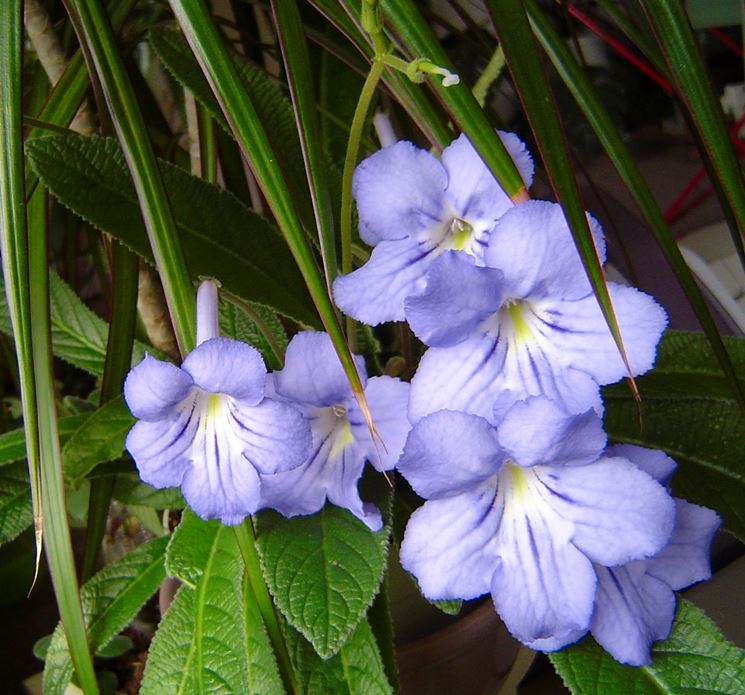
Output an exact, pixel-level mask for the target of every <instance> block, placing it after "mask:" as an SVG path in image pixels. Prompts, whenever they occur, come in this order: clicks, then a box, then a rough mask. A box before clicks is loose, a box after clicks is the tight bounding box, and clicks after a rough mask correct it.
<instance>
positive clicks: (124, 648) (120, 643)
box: [96, 635, 134, 659]
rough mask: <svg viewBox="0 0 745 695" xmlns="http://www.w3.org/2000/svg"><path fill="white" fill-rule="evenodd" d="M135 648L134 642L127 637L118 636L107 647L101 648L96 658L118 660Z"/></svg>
mask: <svg viewBox="0 0 745 695" xmlns="http://www.w3.org/2000/svg"><path fill="white" fill-rule="evenodd" d="M132 647H134V642H132V640H131V639H130V638H129V637H127V636H126V635H117V636H116V637H114V639H112V640H111V642H109V643H108V644H107V645H106V646H105V647H101V649H99V650H98V651H97V652H96V656H99V657H101V658H102V659H116V658H117V657H119V656H121V655H122V654H126V653H127V652H128V651H129V650H130V649H132Z"/></svg>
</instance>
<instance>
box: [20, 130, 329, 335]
mask: <svg viewBox="0 0 745 695" xmlns="http://www.w3.org/2000/svg"><path fill="white" fill-rule="evenodd" d="M26 154H27V156H28V158H29V161H30V162H31V164H32V166H33V167H34V169H35V170H36V171H37V173H38V174H39V178H40V179H41V180H42V182H43V183H44V185H45V186H47V187H48V188H49V190H50V191H51V192H52V193H53V194H54V195H55V196H56V197H57V198H58V199H59V200H60V201H61V202H62V203H64V204H65V205H67V206H68V207H69V208H70V209H72V210H73V211H74V212H75V213H76V214H78V215H80V216H81V217H83V218H84V219H86V220H88V221H89V222H90V223H91V224H93V225H94V226H95V227H97V228H98V229H100V230H101V231H104V232H107V233H108V234H111V235H112V236H114V237H116V238H117V239H119V241H121V242H122V243H123V244H125V245H127V246H129V247H130V248H132V249H133V250H134V251H136V252H137V253H138V254H140V255H141V256H144V257H145V258H147V259H148V260H150V261H151V262H152V260H153V255H152V252H151V250H150V244H149V241H148V238H147V234H146V232H145V228H144V226H143V224H142V219H141V217H140V210H139V207H138V204H137V198H136V195H135V192H134V188H133V186H132V182H131V179H130V177H129V174H128V172H127V168H126V164H125V162H124V158H123V155H122V153H121V150H120V149H119V146H118V145H117V143H116V141H115V140H112V139H110V138H99V137H83V136H77V135H68V136H53V137H48V138H38V139H36V140H33V141H29V142H27V143H26ZM160 167H161V172H162V176H163V181H164V184H165V187H166V191H167V192H168V197H169V199H170V201H171V205H172V207H173V211H174V215H175V218H176V227H177V230H178V234H179V236H180V238H181V243H182V246H183V249H184V255H185V256H186V262H187V265H188V267H189V271H190V275H191V277H192V278H193V279H194V280H197V279H198V278H199V277H200V276H205V277H214V278H217V279H218V280H220V282H221V283H222V284H223V286H224V287H225V288H226V289H227V290H229V291H230V292H232V293H234V294H236V295H238V296H240V297H243V298H245V299H247V300H249V301H255V302H259V303H261V304H266V305H268V306H272V307H274V308H275V309H277V310H278V311H280V312H282V313H283V314H285V315H286V316H289V317H291V318H294V319H296V320H298V321H300V322H301V323H304V324H306V325H310V326H315V325H318V318H317V315H316V314H315V312H314V311H313V309H312V307H311V306H310V303H309V301H308V298H307V295H306V293H305V289H304V287H303V282H302V278H301V277H300V275H299V274H298V272H297V267H296V265H295V263H294V261H293V259H292V256H291V255H290V254H289V252H288V250H287V247H286V246H285V244H284V243H283V242H282V240H281V238H280V237H279V236H278V235H277V234H276V232H275V231H274V228H273V227H272V225H271V223H270V222H268V221H267V220H266V219H264V218H263V217H261V216H260V215H257V214H256V213H254V212H252V211H251V210H250V209H249V208H247V207H246V206H245V205H244V204H243V203H241V201H239V200H238V199H237V198H236V197H235V196H233V195H232V194H231V193H229V192H227V191H224V190H221V189H220V188H218V187H217V186H214V185H213V184H210V183H207V182H206V181H203V180H202V179H199V178H197V177H195V176H191V175H190V174H188V173H187V172H185V171H184V170H183V169H180V168H178V167H176V166H174V165H173V164H169V163H168V162H164V161H160ZM215 230H219V234H217V233H215Z"/></svg>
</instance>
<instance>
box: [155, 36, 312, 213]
mask: <svg viewBox="0 0 745 695" xmlns="http://www.w3.org/2000/svg"><path fill="white" fill-rule="evenodd" d="M148 42H149V43H150V45H151V46H152V47H153V50H155V52H156V53H157V54H158V57H159V58H160V59H161V61H162V62H163V65H165V66H166V68H167V69H168V71H169V72H170V73H171V74H172V75H173V76H174V77H175V78H176V80H177V81H178V82H179V83H180V84H182V85H183V86H184V87H186V88H187V89H188V90H189V91H190V92H191V93H192V94H193V95H194V97H195V98H196V99H198V100H199V102H200V103H201V104H202V105H203V106H204V107H205V108H206V109H207V110H208V111H209V112H210V114H211V115H212V116H213V118H215V120H216V121H217V122H218V123H219V124H220V125H221V126H222V128H223V129H224V130H225V131H226V132H227V133H229V134H232V133H231V131H230V127H229V126H228V124H227V122H226V121H225V117H224V116H223V113H222V110H221V109H220V106H219V104H218V103H217V100H216V99H215V97H214V95H213V94H212V90H211V89H210V86H209V84H208V83H207V80H206V79H205V77H204V74H203V73H202V70H201V69H200V67H199V63H197V61H196V59H195V58H194V54H193V53H192V52H191V50H190V49H189V45H188V44H187V43H186V40H185V39H184V37H183V35H182V34H181V32H179V31H176V30H174V29H168V28H166V27H159V28H156V29H153V30H152V31H151V32H150V33H149V34H148ZM233 65H234V66H235V69H236V71H237V74H238V77H239V79H240V81H241V85H242V87H243V89H244V90H245V92H246V94H247V95H248V96H249V98H250V99H251V101H252V102H253V104H254V106H255V107H256V112H257V114H258V115H259V118H260V119H261V121H262V122H263V123H271V129H270V130H268V131H267V134H268V136H269V140H270V143H271V146H272V148H273V149H274V151H275V152H276V153H277V158H278V162H279V166H280V168H281V169H282V172H283V174H284V176H285V178H286V180H287V183H288V185H289V186H290V188H291V191H292V196H293V199H294V202H295V204H296V205H298V204H299V207H300V211H301V213H302V216H303V219H304V220H305V221H306V222H308V223H312V221H313V211H312V207H311V203H310V198H309V196H308V188H307V185H306V177H305V168H304V167H303V154H302V151H301V149H300V140H299V138H298V131H297V128H296V126H295V115H294V112H293V110H292V104H291V103H290V100H289V99H288V98H287V96H286V95H285V94H284V93H283V92H282V90H281V89H280V87H279V85H278V84H277V82H274V81H272V79H271V78H270V77H269V76H268V75H267V74H266V73H265V72H263V71H262V70H259V69H257V68H255V67H254V66H253V65H249V64H248V63H245V62H243V61H241V60H238V59H237V58H235V57H234V58H233Z"/></svg>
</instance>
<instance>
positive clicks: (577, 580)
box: [491, 470, 596, 651]
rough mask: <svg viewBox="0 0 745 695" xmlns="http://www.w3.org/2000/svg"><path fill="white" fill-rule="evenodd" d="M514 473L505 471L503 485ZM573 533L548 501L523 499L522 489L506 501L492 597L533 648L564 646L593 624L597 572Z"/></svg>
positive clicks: (504, 617) (511, 626)
mask: <svg viewBox="0 0 745 695" xmlns="http://www.w3.org/2000/svg"><path fill="white" fill-rule="evenodd" d="M509 474H510V473H509V471H507V470H505V471H504V473H503V474H502V475H500V486H501V487H503V488H504V487H505V483H506V480H505V478H506V477H507V475H509ZM526 495H530V493H529V492H527V493H526ZM572 532H573V528H572V524H571V523H570V522H568V521H566V520H565V519H562V518H561V517H560V516H559V515H558V514H554V513H552V512H551V510H550V508H548V507H547V506H546V505H533V504H530V502H529V501H526V502H525V503H523V499H522V496H521V495H520V494H519V492H517V491H513V493H512V495H510V497H509V499H508V502H507V503H506V505H505V510H504V514H503V515H502V524H501V525H500V528H499V546H498V553H499V560H498V562H497V565H496V567H495V570H494V575H493V579H492V583H491V593H492V599H493V600H494V605H495V607H496V609H497V612H498V613H499V615H500V616H501V618H502V620H504V623H505V625H506V626H507V628H508V629H509V631H510V632H511V633H512V635H513V636H514V637H516V638H517V639H518V640H520V641H521V642H523V643H524V644H526V645H527V646H529V647H530V648H531V649H539V650H543V651H553V650H556V649H560V648H561V647H563V646H565V645H567V644H570V643H571V642H574V641H576V640H577V639H579V638H580V637H581V636H582V634H584V633H585V632H586V631H587V629H588V628H589V626H590V619H591V616H592V607H593V599H594V596H595V583H596V579H595V572H594V571H593V568H592V563H591V562H590V561H589V560H588V559H587V557H585V555H584V554H583V553H582V552H580V551H579V550H578V549H577V548H576V547H575V546H574V544H573V543H572V542H571V537H572Z"/></svg>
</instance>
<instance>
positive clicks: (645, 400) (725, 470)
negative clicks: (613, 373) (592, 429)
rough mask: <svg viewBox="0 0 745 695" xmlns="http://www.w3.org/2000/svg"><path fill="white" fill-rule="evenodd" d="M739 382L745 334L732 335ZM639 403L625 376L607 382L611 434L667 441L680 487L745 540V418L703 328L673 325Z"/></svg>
mask: <svg viewBox="0 0 745 695" xmlns="http://www.w3.org/2000/svg"><path fill="white" fill-rule="evenodd" d="M724 340H725V345H726V347H727V350H728V351H729V354H730V355H731V356H732V362H733V364H734V368H735V371H736V373H737V375H738V376H739V378H740V383H741V384H743V383H745V339H742V338H725V339H724ZM638 385H639V392H640V394H641V396H642V402H641V415H642V425H643V426H642V428H640V426H639V410H638V408H639V404H637V403H636V402H635V401H634V400H633V399H632V398H631V395H630V394H629V392H628V389H626V388H625V387H624V386H623V385H622V384H619V385H616V386H610V387H606V388H605V389H603V398H604V402H605V428H606V430H607V432H608V435H609V436H610V438H611V440H613V441H616V442H624V443H628V444H637V445H640V446H646V447H650V448H653V449H662V450H663V451H665V452H667V453H668V454H669V455H670V456H671V457H672V458H673V459H675V460H676V461H677V462H678V470H677V471H676V473H675V475H674V476H673V479H672V485H673V491H674V492H675V493H676V494H677V495H679V496H680V497H684V498H686V499H689V500H690V501H691V502H695V503H697V504H701V505H704V506H706V507H710V508H712V509H715V510H716V511H717V512H719V514H720V515H721V516H722V519H723V520H724V526H725V527H726V528H727V529H729V530H730V531H731V532H732V533H734V534H735V535H737V536H738V537H739V538H741V539H743V540H745V506H743V499H745V457H743V444H742V443H743V441H745V422H743V419H742V414H741V411H740V409H739V407H738V403H737V401H735V400H734V398H733V397H732V394H731V391H730V388H729V386H730V384H729V379H727V378H725V376H724V375H723V373H722V372H721V371H720V370H719V368H718V367H717V365H716V361H715V360H714V358H713V354H712V352H711V348H710V346H709V345H708V343H707V340H706V338H705V337H704V336H703V335H701V334H699V333H682V332H672V331H668V332H667V333H666V334H665V336H664V337H663V339H662V342H661V343H660V346H659V349H658V356H657V364H656V365H655V368H654V369H653V370H652V371H651V372H649V373H648V374H646V375H644V376H642V377H639V379H638Z"/></svg>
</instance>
